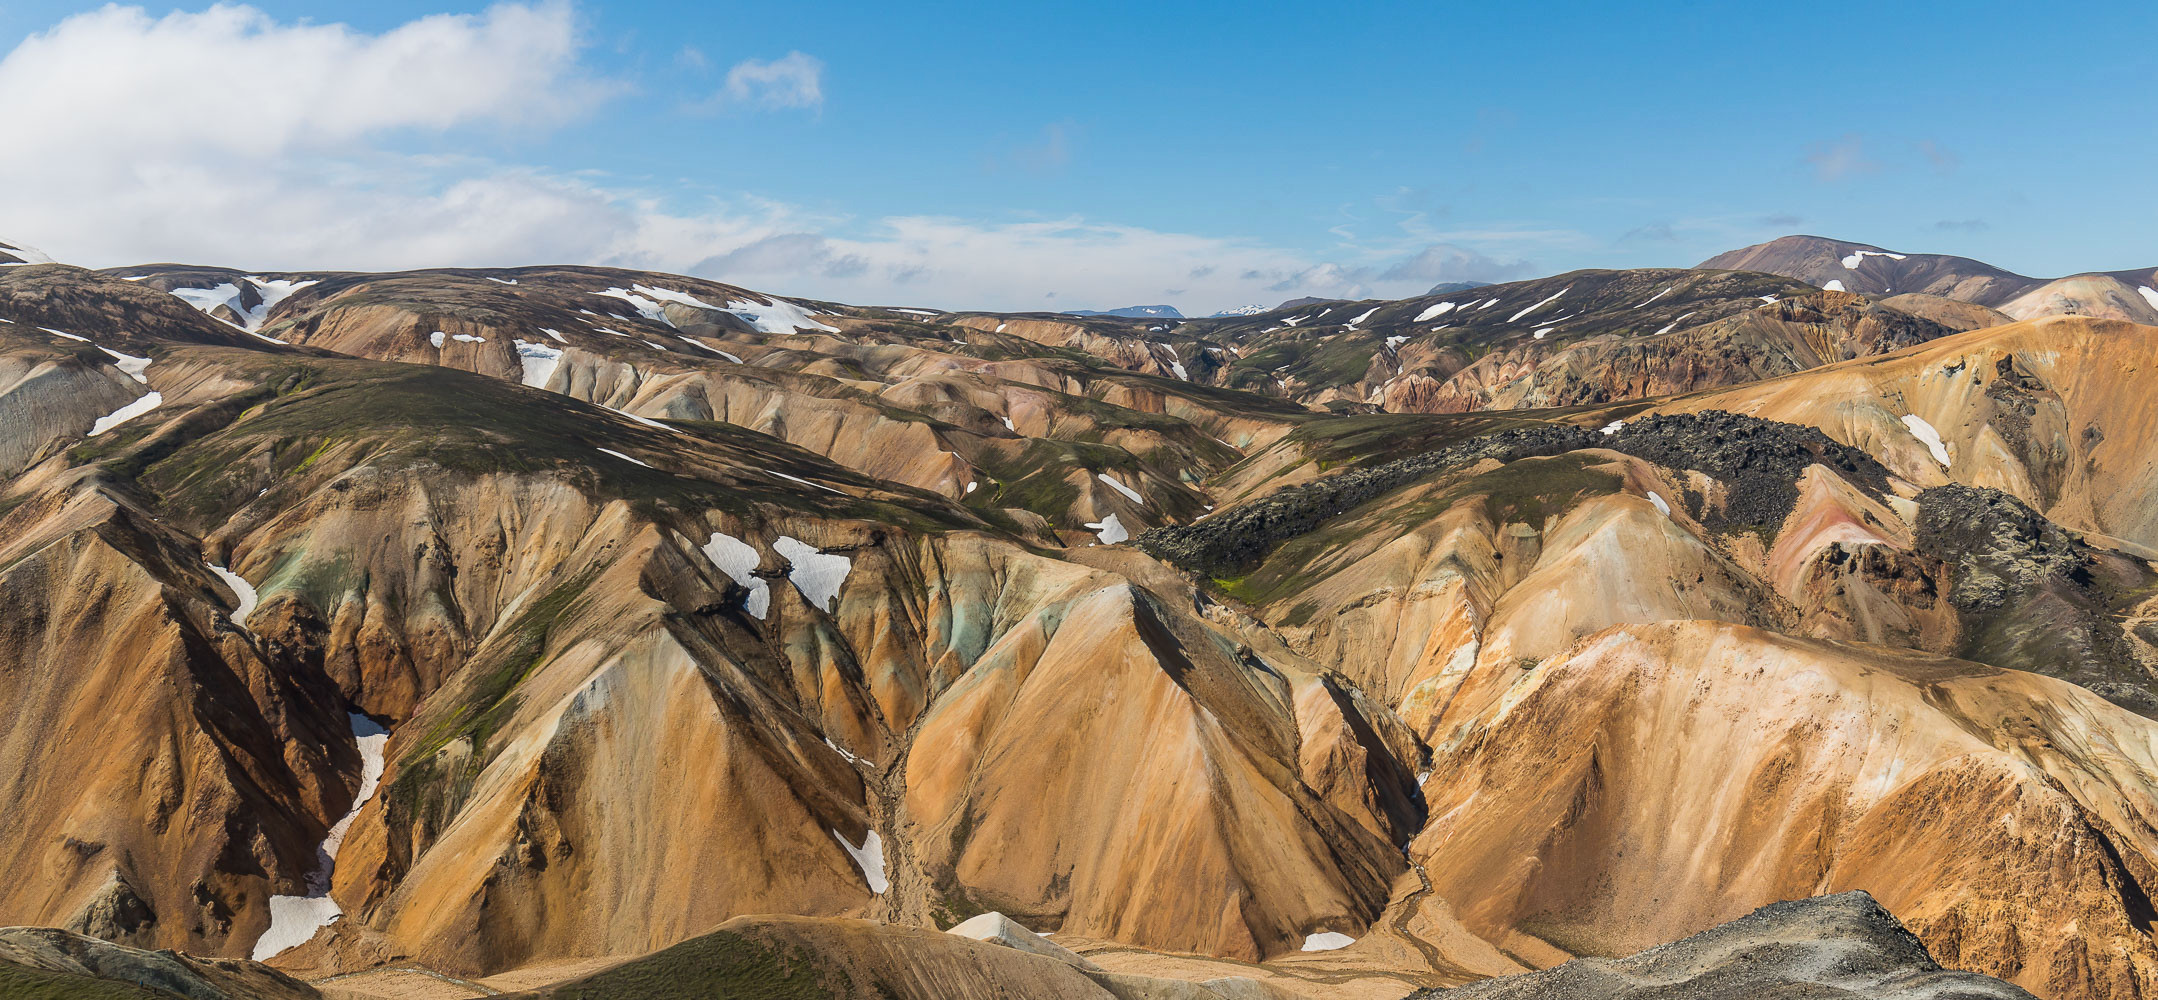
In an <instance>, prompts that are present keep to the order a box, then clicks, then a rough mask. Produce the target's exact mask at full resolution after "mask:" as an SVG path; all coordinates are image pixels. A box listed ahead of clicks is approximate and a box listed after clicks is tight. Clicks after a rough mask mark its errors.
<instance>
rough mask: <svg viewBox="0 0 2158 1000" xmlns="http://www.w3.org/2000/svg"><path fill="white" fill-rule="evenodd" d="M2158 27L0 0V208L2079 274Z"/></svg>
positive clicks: (990, 297) (1388, 271)
mask: <svg viewBox="0 0 2158 1000" xmlns="http://www.w3.org/2000/svg"><path fill="white" fill-rule="evenodd" d="M692 6H694V7H695V9H692V10H685V9H683V8H689V7H692ZM1755 8H1760V9H1755ZM445 14H447V15H455V16H451V17H444V16H442V15H445ZM333 25H342V26H343V27H330V26H333ZM32 36H37V38H36V39H35V40H33V41H32V42H28V43H25V42H23V40H24V39H26V38H31V37H32ZM2154 43H2158V5H2130V4H2115V5H2078V4H2072V3H2070V4H2054V5H2049V6H2048V7H2046V8H2044V9H2043V10H2042V11H2039V12H2035V13H2034V12H2033V11H2032V10H2031V9H2030V8H2028V7H2027V6H2010V5H2007V4H1968V5H1961V6H1958V7H1956V8H1955V9H1953V10H1950V9H1948V8H1946V7H1942V6H1938V5H1935V6H1933V7H1931V9H1929V8H1928V7H1925V6H1921V5H1898V4H1886V5H1875V6H1870V7H1868V6H1838V7H1823V6H1821V5H1776V6H1774V7H1773V8H1771V7H1769V5H1744V6H1734V5H1706V4H1675V3H1670V4H1637V5H1632V6H1631V7H1628V8H1626V9H1623V10H1621V9H1614V8H1612V7H1609V6H1606V5H1590V4H1514V5H1497V4H1399V5H1368V6H1362V7H1352V6H1350V5H1319V4H1308V5H1265V4H1196V3H1187V4H1176V5H1162V4H1113V3H1111V4H1087V5H1070V6H1066V7H1057V8H1040V9H1036V8H1029V7H1024V6H1015V5H1005V4H959V3H946V4H922V5H898V4H830V3H803V2H790V3H739V4H714V5H681V4H646V3H627V2H614V3H609V2H600V0H586V2H581V3H577V4H574V5H570V4H563V3H545V2H542V3H536V4H532V5H528V6H515V5H508V6H503V7H496V8H488V7H485V6H472V5H467V6H447V5H445V4H444V3H441V2H437V3H402V2H399V3H373V4H367V5H358V4H322V3H280V2H274V0H264V2H259V3H256V4H254V5H253V6H252V7H251V8H244V9H242V8H231V7H228V8H224V9H222V10H218V11H206V8H204V7H201V6H193V7H181V8H170V7H164V6H156V7H148V8H143V9H138V10H134V11H129V10H125V9H104V10H99V9H98V8H94V7H88V6H84V5H80V4H66V3H50V2H41V0H32V2H24V0H9V2H8V3H7V4H6V5H5V7H4V8H0V51H7V52H8V54H7V55H6V56H5V57H4V58H0V128H4V129H5V130H6V131H7V133H8V134H9V135H11V136H16V135H28V136H31V137H33V140H34V141H31V142H28V143H22V144H17V145H16V146H15V150H14V152H13V153H9V152H7V151H5V150H0V181H6V182H8V183H6V184H5V185H4V186H0V236H4V237H5V238H8V239H11V240H21V241H23V242H28V243H32V244H37V245H40V246H42V247H44V249H46V250H47V251H48V252H52V253H54V254H55V255H56V256H59V257H61V258H62V259H67V260H79V261H81V262H83V263H87V264H97V265H105V264H117V263H123V262H130V261H140V260H143V259H147V258H161V259H162V258H182V259H188V260H200V261H206V262H228V261H229V262H231V263H234V264H236V265H239V266H247V267H254V268H264V269H267V268H276V267H356V268H383V267H408V266H430V265H443V264H482V265H488V264H514V263H536V262H543V261H544V262H553V261H557V260H574V261H580V262H603V263H619V264H624V265H629V266H645V267H655V268H659V269H665V270H682V271H690V272H693V273H699V274H703V275H706V276H711V277H717V278H720V279H722V280H731V281H736V282H738V283H741V284H745V285H749V286H751V287H756V288H760V289H767V290H772V291H778V292H783V293H787V294H793V295H802V296H815V297H825V298H836V299H842V300H847V301H865V302H894V303H899V302H905V303H914V304H926V305H934V306H945V307H961V306H971V307H989V308H1008V309H1020V308H1086V307H1093V308H1106V307H1110V306H1116V305H1126V304H1134V303H1153V302H1170V303H1172V304H1175V305H1178V306H1179V307H1181V308H1183V309H1185V310H1186V311H1187V312H1205V311H1211V310H1213V309H1216V308H1221V307H1225V306H1230V305H1237V304H1242V303H1245V302H1267V303H1271V302H1273V301H1278V300H1280V299H1282V298H1287V297H1290V296H1292V295H1300V294H1323V295H1387V296H1398V295H1407V294H1413V293H1415V292H1417V291H1420V290H1421V287H1422V286H1427V285H1429V284H1430V283H1432V282H1433V281H1435V280H1445V279H1449V278H1479V279H1485V280H1490V279H1502V278H1509V277H1519V276H1527V275H1530V274H1541V273H1552V272H1556V271H1561V270H1567V269H1571V268H1575V267H1624V266H1641V265H1687V264H1692V263H1695V262H1697V261H1699V260H1700V259H1702V258H1704V257H1707V256H1709V255H1711V254H1714V253H1716V252H1719V251H1722V250H1725V249H1730V248H1733V247H1736V246H1741V245H1744V244H1746V243H1751V242H1756V241H1759V240H1762V239H1766V238H1770V237H1773V236H1777V235H1782V234H1785V233H1789V232H1808V233H1816V234H1820V235H1827V236H1835V237H1839V238H1844V239H1852V240H1857V241H1862V242H1868V243H1875V244H1880V245H1883V246H1887V247H1890V248H1892V249H1898V250H1916V251H1937V252H1949V253H1960V254H1965V255H1969V256H1974V257H1979V258H1981V259H1985V260H1988V261H1991V262H1993V263H1997V264H2000V265H2001V266H2004V267H2008V268H2011V269H2013V270H2019V271H2022V272H2024V273H2030V274H2039V275H2048V276H2050V275H2056V274H2065V273H2069V272H2072V271H2078V270H2088V269H2113V268H2125V267H2131V266H2145V267H2148V266H2152V265H2154V264H2158V245H2154V242H2153V241H2152V240H2151V238H2150V234H2151V233H2153V232H2154V231H2158V198H2154V197H2153V194H2152V190H2151V185H2150V181H2149V177H2150V176H2151V168H2150V166H2149V164H2150V163H2151V162H2153V160H2154V159H2158V156H2154V154H2158V138H2154V130H2153V128H2152V127H2151V124H2150V114H2149V97H2150V95H2151V94H2153V93H2158V59H2153V58H2152V57H2151V56H2150V50H2151V46H2152V45H2153V44H2154ZM9 50H12V51H9ZM294 53H302V55H297V56H296V55H294ZM414 67H419V69H417V70H415V68H414ZM436 69H439V70H440V72H435V71H434V70H436ZM730 79H731V80H732V81H733V83H732V84H731V85H730ZM309 88H315V89H313V90H310V89H309ZM128 93H133V94H135V95H136V96H135V97H133V98H132V99H131V98H128V97H126V96H125V95H126V94H128ZM292 94H300V95H309V96H308V97H307V99H306V100H292V101H286V102H285V103H284V104H283V105H282V106H275V107H272V106H269V105H276V104H278V102H279V99H280V98H281V97H284V96H287V95H292ZM339 102H343V103H342V104H340V103H339ZM26 103H27V104H30V105H34V106H35V109H34V110H23V107H24V105H25V104H26ZM9 108H15V109H16V110H14V111H10V110H8V109H9ZM153 116H155V117H153ZM11 117H12V118H14V119H15V120H14V121H8V120H7V119H9V118H11ZM175 120H177V121H180V122H184V123H185V125H186V127H184V128H181V127H176V126H174V125H173V124H172V123H173V121H175ZM40 142H42V143H43V145H42V146H40ZM7 192H12V193H7ZM56 193H57V194H58V195H60V196H59V197H55V194H56Z"/></svg>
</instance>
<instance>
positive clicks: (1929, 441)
mask: <svg viewBox="0 0 2158 1000" xmlns="http://www.w3.org/2000/svg"><path fill="white" fill-rule="evenodd" d="M1903 426H1905V427H1908V428H1910V431H1911V436H1912V437H1914V438H1917V439H1918V443H1920V444H1923V445H1925V446H1926V450H1927V451H1930V452H1932V453H1933V460H1934V461H1936V462H1939V463H1941V468H1944V469H1945V468H1948V445H1947V444H1946V443H1944V442H1942V440H1941V432H1940V431H1937V430H1934V429H1933V425H1932V424H1929V423H1927V422H1926V418H1924V417H1921V416H1919V415H1918V414H1916V413H1906V414H1904V415H1903Z"/></svg>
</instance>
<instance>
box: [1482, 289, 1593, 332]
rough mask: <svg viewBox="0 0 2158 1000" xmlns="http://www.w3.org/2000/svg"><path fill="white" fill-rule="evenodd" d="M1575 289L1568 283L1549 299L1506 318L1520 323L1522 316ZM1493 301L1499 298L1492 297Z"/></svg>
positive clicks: (1511, 321)
mask: <svg viewBox="0 0 2158 1000" xmlns="http://www.w3.org/2000/svg"><path fill="white" fill-rule="evenodd" d="M1573 290H1574V286H1572V285H1567V286H1566V287H1564V288H1561V289H1559V290H1558V293H1557V294H1556V295H1553V296H1551V297H1550V298H1548V299H1545V300H1543V301H1542V302H1538V303H1536V304H1535V305H1533V306H1530V307H1528V308H1527V309H1523V310H1521V311H1520V312H1517V313H1515V314H1513V315H1512V316H1509V317H1507V319H1506V322H1508V323H1519V322H1521V317H1523V316H1526V315H1528V314H1530V313H1532V312H1535V311H1536V310H1538V309H1542V308H1543V307H1545V306H1548V305H1550V304H1551V303H1553V302H1557V301H1558V300H1559V296H1560V295H1564V294H1566V293H1567V292H1570V291H1573ZM1491 301H1493V302H1497V301H1498V300H1497V299H1492V300H1491Z"/></svg>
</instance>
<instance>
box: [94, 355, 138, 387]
mask: <svg viewBox="0 0 2158 1000" xmlns="http://www.w3.org/2000/svg"><path fill="white" fill-rule="evenodd" d="M98 350H100V351H104V352H105V353H107V354H110V355H112V366H113V367H114V368H118V369H120V371H121V372H122V373H124V374H125V375H126V376H127V377H128V378H131V379H134V380H135V381H137V382H140V383H142V384H144V385H149V384H150V377H149V376H148V375H145V374H143V373H144V372H147V371H149V370H150V359H149V358H138V357H136V356H134V355H132V354H122V353H120V352H119V351H115V350H113V349H112V348H110V347H103V346H100V347H98Z"/></svg>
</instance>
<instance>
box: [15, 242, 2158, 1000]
mask: <svg viewBox="0 0 2158 1000" xmlns="http://www.w3.org/2000/svg"><path fill="white" fill-rule="evenodd" d="M0 252H4V253H7V254H8V255H10V256H9V259H7V260H0V264H5V265H7V266H5V267H4V268H0V788H4V794H5V801H6V803H7V804H8V808H7V809H5V810H0V862H4V863H5V865H6V869H7V870H8V871H10V872H12V873H16V875H15V876H14V877H12V878H10V879H9V880H8V881H7V882H6V883H5V884H0V924H13V925H25V926H27V927H31V928H45V929H43V930H25V931H9V932H6V933H4V934H0V986H4V985H5V984H7V983H11V982H17V981H20V982H23V983H33V984H34V985H36V986H37V988H40V989H45V988H68V989H78V990H107V991H108V992H109V991H111V990H120V991H122V992H114V993H111V995H115V996H119V995H134V994H129V993H126V992H124V991H125V990H127V989H140V988H141V986H142V984H141V983H140V982H139V981H132V980H130V979H129V976H130V975H133V976H137V977H138V978H139V977H141V976H152V975H154V976H159V977H163V979H161V980H160V982H161V983H165V982H169V983H178V984H182V985H184V986H185V987H186V989H182V990H178V992H181V993H183V994H184V995H190V996H200V997H203V998H204V1000H216V998H217V997H231V998H234V1000H238V998H243V997H248V996H293V997H300V996H310V995H315V994H316V993H317V992H319V993H320V995H324V996H395V995H401V994H400V992H399V991H400V990H405V989H407V988H408V987H410V986H411V985H412V984H414V983H416V982H418V981H420V980H424V981H425V982H426V983H427V984H429V985H428V986H427V989H428V990H431V991H435V992H434V993H433V994H431V995H442V996H465V995H470V996H478V995H485V994H488V993H493V992H515V991H519V990H533V991H538V992H539V993H541V994H542V995H550V996H559V997H564V998H567V997H613V996H622V997H628V996H640V997H654V996H674V995H681V996H691V995H695V996H707V995H731V994H726V993H725V992H724V991H726V990H730V989H748V988H750V987H752V986H753V987H755V988H756V989H757V990H763V991H764V992H762V993H757V994H755V995H772V996H795V995H800V996H823V995H853V996H922V997H929V996H937V997H984V998H986V997H993V996H1014V995H1023V996H1071V997H1097V996H1116V997H1142V996H1143V997H1155V996H1161V997H1198V998H1206V997H1235V998H1249V997H1266V998H1286V997H1315V998H1316V997H1335V996H1346V997H1383V998H1386V1000H1395V998H1399V997H1403V996H1406V995H1408V994H1410V993H1411V992H1414V991H1417V990H1440V989H1449V988H1454V987H1462V986H1464V985H1465V984H1469V983H1472V982H1474V981H1478V980H1483V979H1486V978H1488V977H1512V978H1498V979H1493V980H1491V982H1489V983H1484V984H1482V985H1477V986H1471V987H1468V991H1467V992H1465V993H1463V994H1462V995H1464V996H1516V995H1544V994H1545V993H1551V994H1552V995H1578V996H1635V995H1645V994H1643V993H1642V990H1644V989H1648V988H1649V986H1644V985H1643V983H1645V982H1649V981H1650V980H1654V982H1653V983H1651V984H1650V985H1651V986H1657V985H1658V984H1662V985H1669V984H1673V983H1681V982H1684V983H1688V984H1692V985H1690V986H1688V988H1689V989H1691V988H1695V987H1699V988H1701V989H1710V987H1714V988H1716V989H1727V988H1728V989H1736V988H1738V986H1734V985H1733V984H1738V985H1739V986H1744V987H1745V988H1748V989H1753V988H1759V989H1771V988H1773V989H1780V990H1785V991H1787V992H1788V993H1789V995H1794V996H1799V995H1807V996H1810V995H1816V994H1814V993H1806V992H1804V991H1806V990H1810V989H1820V990H1841V991H1843V992H1842V993H1835V992H1827V993H1819V994H1818V995H1828V996H1834V995H1846V994H1866V993H1867V991H1869V990H1875V989H1876V988H1878V989H1882V990H1885V989H1889V988H1890V987H1893V988H1895V989H1904V990H1907V991H1915V992H1913V995H1920V994H1922V993H1923V991H1924V990H1929V989H1930V990H1945V989H1950V988H1953V989H1959V990H1963V991H1964V993H1965V994H1966V995H1977V996H2016V995H2020V994H2018V993H2017V992H2016V987H2021V988H2024V989H2028V990H2030V991H2031V992H2032V993H2034V994H2037V995H2041V996H2049V997H2051V996H2063V997H2065V996H2134V995H2141V994H2142V993H2147V992H2149V991H2151V990H2152V989H2154V988H2158V945H2154V943H2153V941H2152V939H2151V920H2152V917H2153V911H2152V908H2151V904H2150V901H2149V898H2148V892H2149V889H2150V887H2151V885H2152V883H2153V880H2154V879H2158V835H2154V834H2153V833H2152V831H2153V830H2158V728H2154V726H2158V723H2154V722H2153V721H2152V719H2151V717H2152V716H2153V715H2158V569H2154V567H2153V564H2152V561H2151V560H2152V559H2153V558H2154V557H2158V503H2154V502H2153V499H2154V498H2153V497H2152V496H2150V492H2151V484H2152V483H2154V482H2158V451H2154V450H2153V448H2154V446H2153V444H2152V442H2153V441H2158V426H2152V424H2153V421H2158V416H2154V415H2153V414H2154V412H2158V411H2153V410H2152V408H2151V407H2149V406H2147V405H2144V404H2145V402H2146V401H2147V399H2148V397H2149V396H2150V394H2151V392H2152V390H2153V388H2154V387H2158V383H2154V382H2153V379H2154V377H2158V328H2154V327H2149V326H2139V325H2136V324H2134V323H2131V322H2126V321H2122V320H2105V319H2093V318H2088V317H2051V318H2041V319H2036V320H2027V321H2020V322H2011V321H2010V316H2011V315H2012V313H2010V314H2006V315H2004V314H1995V313H1991V312H1986V311H1983V309H1982V307H1978V306H1970V307H1969V308H1965V306H1969V305H1970V304H1969V303H1959V302H1955V301H1952V300H1949V299H1945V298H1940V297H1937V296H1936V297H1926V296H1916V297H1913V296H1904V295H1899V296H1895V297H1889V296H1884V295H1881V294H1877V293H1875V292H1872V291H1870V290H1867V289H1860V288H1856V287H1854V288H1852V289H1850V290H1839V289H1832V288H1830V289H1824V288H1816V287H1813V286H1810V285H1806V284H1803V283H1801V282H1799V281H1796V280H1793V279H1791V278H1784V277H1776V276H1773V275H1768V274H1762V273H1757V272H1749V271H1734V270H1705V271H1684V270H1645V271H1604V272H1576V273H1573V274H1567V275H1560V276H1556V277H1552V278H1545V279H1536V280H1533V281H1527V282H1516V283H1513V284H1510V285H1494V286H1486V287H1476V288H1467V289H1454V290H1451V291H1448V292H1445V293H1443V294H1440V295H1433V296H1426V297H1424V298H1419V299H1413V300H1406V301H1401V302H1364V303H1346V302H1307V303H1301V304H1297V305H1294V306H1293V307H1291V308H1288V309H1283V310H1274V311H1271V312H1262V313H1258V314H1255V315H1234V316H1221V317H1215V318H1210V319H1204V320H1188V321H1182V320H1176V319H1169V318H1165V317H1159V316H1147V317H1118V316H1070V315H1055V316H1052V315H1047V314H1024V315H1018V314H994V313H981V312H933V311H927V310H913V309H884V308H875V307H864V306H852V305H844V304H839V303H830V302H819V301H809V300H796V299H788V298H783V297H779V296H776V295H772V294H769V293H765V292H760V291H754V290H750V289H744V288H739V287H734V286H731V285H725V284H720V283H715V282H710V281H704V280H700V279H695V278H686V277H679V276H673V275H665V274H658V273H650V272H641V271H623V270H615V269H606V268H589V267H528V268H513V269H501V270H439V271H416V272H400V273H394V274H350V273H285V272H269V273H251V272H240V271H233V270H229V269H223V268H216V267H205V266H194V265H170V264H159V265H145V266H138V267H129V268H118V269H113V270H110V271H104V272H95V271H87V270H83V269H80V268H74V267H70V266H67V265H65V264H54V263H49V262H45V261H44V259H43V257H42V255H35V254H34V253H33V252H28V251H25V250H21V249H19V248H12V247H8V246H5V245H0ZM1871 259H1872V258H1871V257H1862V261H1870V260H1871ZM1839 266H1840V265H1839ZM1898 291H1899V292H1901V291H1904V290H1903V289H1898ZM1899 300H1900V304H1899ZM2033 886H2043V887H2044V889H2045V891H2043V892H2034V891H2032V887H2033ZM1859 892H1863V893H1868V894H1870V900H1868V899H1867V898H1866V897H1861V896H1859V895H1856V894H1857V893H1859ZM1837 894H1842V895H1837ZM1812 897H1827V898H1826V899H1812ZM1808 899H1811V901H1810V902H1805V903H1797V904H1793V905H1791V906H1786V907H1781V908H1776V907H1772V908H1771V909H1769V910H1764V911H1762V912H1761V913H1759V914H1754V915H1753V916H1748V914H1752V913H1754V911H1755V910H1756V909H1758V908H1760V907H1764V906H1770V905H1771V904H1778V903H1781V902H1782V901H1786V900H1808ZM1876 902H1877V904H1878V905H1876ZM1883 908H1885V911H1884V909H1883ZM1891 914H1892V915H1893V916H1890V915H1891ZM1731 921H1738V923H1735V924H1731V923H1728V922H1731ZM1898 921H1900V924H1899V923H1898ZM1719 925H1725V926H1722V927H1720V928H1719ZM1712 928H1719V929H1716V930H1711V929H1712ZM1905 928H1907V931H1906V930H1904V929H1905ZM947 931H948V932H949V933H947ZM9 935H14V937H10V936H9ZM1695 935H1700V936H1698V937H1696V936H1695ZM1914 935H1915V937H1914ZM1682 939H1683V940H1682ZM10 942H12V943H10ZM1670 942H1680V943H1679V944H1670ZM1822 942H1825V943H1822ZM1657 946H1664V947H1662V948H1657ZM1651 948H1656V949H1657V950H1654V951H1648V952H1646V953H1644V954H1643V955H1641V956H1640V957H1637V958H1633V959H1623V960H1622V959H1621V956H1626V955H1631V954H1634V953H1636V952H1642V951H1643V950H1644V949H1651ZM155 949H175V950H176V951H177V952H178V955H176V956H164V957H160V955H159V953H158V952H157V951H155ZM1809 949H1827V952H1823V953H1833V954H1835V955H1840V956H1842V957H1841V958H1839V959H1838V960H1837V961H1838V963H1840V964H1838V965H1837V966H1836V968H1837V969H1840V970H1842V971H1839V972H1836V973H1835V975H1833V976H1828V975H1826V974H1824V973H1822V972H1821V970H1820V967H1818V966H1817V965H1808V964H1806V963H1805V962H1801V961H1798V960H1797V958H1796V957H1795V956H1798V955H1800V954H1801V953H1804V954H1813V953H1814V952H1812V951H1809ZM250 959H255V960H259V961H261V962H266V963H267V966H265V965H261V964H256V963H255V962H251V961H249V960H250ZM1935 963H1938V964H1935ZM1942 966H1945V967H1946V968H1947V969H1950V970H1959V971H1957V972H1953V973H1952V972H1948V971H1944V970H1943V968H1942ZM1539 969H1544V970H1549V971H1544V972H1534V970H1539ZM1530 973H1533V974H1531V975H1527V976H1526V977H1525V978H1524V977H1523V976H1524V974H1530ZM1985 976H1992V977H1998V978H1999V979H2001V980H2006V981H2008V982H2009V983H2013V984H2015V986H2008V985H2005V984H2003V983H1999V982H1994V981H1993V980H1989V979H1984V978H1983V977H1985ZM8 977H15V978H14V979H9V978H8ZM1658 977H1662V978H1658ZM55 983H58V984H60V985H59V986H54V985H53V984H55ZM1719 983H1720V984H1723V985H1721V986H1718V985H1716V984H1719ZM1704 984H1706V985H1704ZM1884 984H1885V985H1884ZM151 985H157V986H158V988H161V989H173V987H172V986H170V985H158V984H151ZM26 988H27V987H26ZM1659 988H1660V986H1659ZM190 991H193V992H190ZM715 991H718V993H717V994H715ZM788 991H792V992H788ZM1524 991H1527V992H1524ZM1537 991H1543V992H1542V993H1539V992H1537ZM1553 991H1557V992H1555V993H1553ZM1628 991H1632V992H1628ZM84 995H93V994H87V993H86V994H84ZM1688 995H1694V994H1688ZM1699 995H1702V996H1722V995H1732V996H1737V995H1742V994H1739V993H1728V992H1727V993H1716V992H1713V990H1710V991H1709V992H1702V993H1699ZM1743 995H1752V994H1743ZM1773 995H1783V994H1773ZM1942 995H1946V994H1942Z"/></svg>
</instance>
